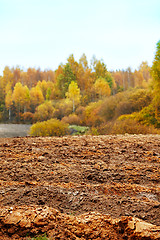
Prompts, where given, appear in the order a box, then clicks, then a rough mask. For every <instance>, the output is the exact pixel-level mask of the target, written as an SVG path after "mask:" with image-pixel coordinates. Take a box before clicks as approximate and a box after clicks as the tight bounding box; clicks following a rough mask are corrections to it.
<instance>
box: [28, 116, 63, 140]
mask: <svg viewBox="0 0 160 240" xmlns="http://www.w3.org/2000/svg"><path fill="white" fill-rule="evenodd" d="M66 134H68V124H66V123H64V122H62V121H60V120H57V119H50V120H48V121H44V122H37V123H35V124H33V125H32V126H31V128H30V135H31V136H64V135H66Z"/></svg>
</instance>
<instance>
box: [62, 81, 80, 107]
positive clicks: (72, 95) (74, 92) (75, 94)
mask: <svg viewBox="0 0 160 240" xmlns="http://www.w3.org/2000/svg"><path fill="white" fill-rule="evenodd" d="M66 97H67V98H69V99H70V100H71V101H72V103H73V112H74V111H75V106H76V105H77V104H78V103H79V102H80V98H81V95H80V89H79V88H78V85H77V83H76V82H74V81H72V82H71V83H70V85H69V87H68V92H67V93H66Z"/></svg>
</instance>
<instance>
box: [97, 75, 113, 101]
mask: <svg viewBox="0 0 160 240" xmlns="http://www.w3.org/2000/svg"><path fill="white" fill-rule="evenodd" d="M94 87H95V91H96V93H97V94H98V95H99V98H100V99H101V98H102V97H106V96H110V94H111V89H110V87H109V85H108V83H107V81H106V80H105V78H102V77H100V78H98V79H97V80H96V82H95V84H94Z"/></svg>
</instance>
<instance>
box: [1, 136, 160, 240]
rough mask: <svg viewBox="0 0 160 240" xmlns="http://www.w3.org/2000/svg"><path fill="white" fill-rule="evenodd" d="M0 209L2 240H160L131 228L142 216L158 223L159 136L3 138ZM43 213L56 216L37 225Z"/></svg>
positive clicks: (159, 196)
mask: <svg viewBox="0 0 160 240" xmlns="http://www.w3.org/2000/svg"><path fill="white" fill-rule="evenodd" d="M0 207H1V210H0V227H1V230H0V232H1V235H0V239H14V237H15V239H19V238H20V239H23V237H24V236H26V234H27V233H28V234H30V233H32V234H38V233H40V232H45V231H46V232H47V234H48V235H50V237H51V239H160V236H159V235H156V236H155V234H153V232H154V233H155V232H156V233H158V232H159V230H158V228H156V230H154V231H153V232H152V234H150V238H149V237H148V238H142V235H143V234H144V231H143V234H141V235H137V234H138V233H134V234H136V235H134V236H133V235H132V234H133V231H136V232H137V230H136V228H135V227H133V228H132V227H131V228H128V226H129V224H130V223H128V222H130V221H132V222H133V221H139V220H135V219H137V218H139V219H141V220H143V221H146V222H148V223H151V224H154V225H157V226H158V225H160V136H158V135H146V136H143V135H124V136H121V135H119V136H96V137H93V136H81V137H77V136H75V137H70V136H67V137H61V138H58V137H52V138H51V137H45V138H42V137H38V138H34V137H25V138H5V139H0ZM45 209H48V210H47V211H48V213H47V216H50V215H51V216H53V215H54V217H53V219H51V218H50V217H47V224H46V222H45V224H43V223H42V224H40V225H38V224H37V223H36V220H35V219H36V217H37V216H41V212H42V213H43V211H46V210H45ZM28 211H30V215H27V217H26V219H27V220H26V221H28V222H30V223H31V224H30V225H29V226H27V225H25V226H24V224H23V223H22V222H23V221H21V220H22V215H23V219H24V218H25V217H24V216H25V214H28ZM36 211H40V212H37V213H36V215H34V217H33V213H35V212H36ZM53 212H54V213H53ZM93 212H94V213H93ZM22 213H23V214H22ZM15 214H19V215H18V216H21V217H20V218H18V220H17V221H14V220H13V219H14V216H15ZM109 215H110V216H111V217H109ZM28 216H30V217H28ZM35 216H36V217H35ZM42 216H43V214H42ZM122 216H125V217H124V218H123V217H122ZM32 217H33V218H34V221H32V220H33V219H32V220H31V218H32ZM131 217H133V218H131ZM114 218H119V220H117V221H115V222H114V220H113V219H114ZM6 219H7V220H6ZM9 219H10V220H9ZM11 219H12V220H11ZM16 219H17V218H16ZM20 219H21V220H20ZM29 219H30V220H29ZM41 219H42V217H41ZM55 219H56V220H55ZM85 219H90V220H89V223H86V222H85ZM107 219H108V220H107ZM44 221H45V220H44ZM86 221H88V220H86ZM20 222H21V223H20ZM42 222H43V221H42ZM17 224H18V225H17ZM21 225H22V226H21ZM52 225H53V226H52ZM89 225H91V226H90V227H88V226H89ZM131 225H132V224H131ZM133 225H134V224H133ZM35 226H36V227H35ZM42 226H43V228H42ZM44 226H45V227H44ZM46 226H47V227H46ZM51 226H52V227H51ZM69 226H70V227H69ZM71 226H72V228H71ZM86 226H87V228H86ZM124 226H125V227H124ZM126 226H127V227H126ZM40 227H41V228H40ZM152 228H154V229H155V226H153V225H152ZM124 229H125V230H124ZM128 229H129V230H128ZM131 229H132V234H131ZM91 230H92V231H91ZM65 231H66V232H67V233H65ZM85 231H89V232H87V233H85ZM77 232H78V233H77ZM61 233H62V234H61ZM58 234H59V235H58ZM65 234H68V236H67V235H65ZM96 234H97V235H96ZM107 234H108V235H107ZM129 236H130V238H129ZM135 236H136V237H135ZM148 236H149V235H148ZM144 237H146V236H144ZM152 237H153V238H152Z"/></svg>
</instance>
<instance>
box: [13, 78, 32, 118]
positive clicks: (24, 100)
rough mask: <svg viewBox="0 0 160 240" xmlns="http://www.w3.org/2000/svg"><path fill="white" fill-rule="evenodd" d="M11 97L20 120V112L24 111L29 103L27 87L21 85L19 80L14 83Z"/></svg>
mask: <svg viewBox="0 0 160 240" xmlns="http://www.w3.org/2000/svg"><path fill="white" fill-rule="evenodd" d="M12 99H13V101H14V104H15V107H16V109H17V111H18V119H19V120H20V112H21V111H22V112H25V111H26V109H27V107H28V106H29V103H30V95H29V89H28V87H27V86H23V85H22V84H21V83H20V82H18V83H16V85H15V87H14V90H13V95H12Z"/></svg>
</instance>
